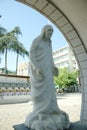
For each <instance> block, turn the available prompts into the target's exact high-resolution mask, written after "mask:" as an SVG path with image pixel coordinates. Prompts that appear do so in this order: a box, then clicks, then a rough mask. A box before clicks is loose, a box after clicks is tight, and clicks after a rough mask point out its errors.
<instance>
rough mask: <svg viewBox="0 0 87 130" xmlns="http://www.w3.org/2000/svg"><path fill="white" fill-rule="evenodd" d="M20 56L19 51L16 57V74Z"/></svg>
mask: <svg viewBox="0 0 87 130" xmlns="http://www.w3.org/2000/svg"><path fill="white" fill-rule="evenodd" d="M18 58H19V54H18V53H17V57H16V75H17V71H18Z"/></svg>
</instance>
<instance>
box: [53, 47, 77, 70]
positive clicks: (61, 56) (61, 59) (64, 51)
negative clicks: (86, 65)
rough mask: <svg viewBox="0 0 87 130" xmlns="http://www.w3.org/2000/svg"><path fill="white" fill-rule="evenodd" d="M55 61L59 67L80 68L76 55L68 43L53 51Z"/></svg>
mask: <svg viewBox="0 0 87 130" xmlns="http://www.w3.org/2000/svg"><path fill="white" fill-rule="evenodd" d="M53 59H54V63H55V65H56V66H57V67H58V68H64V67H66V68H68V69H70V70H75V69H78V65H77V62H76V59H75V56H74V54H73V52H72V50H71V49H70V47H69V46H68V45H67V46H65V47H63V48H60V49H58V50H56V51H54V52H53Z"/></svg>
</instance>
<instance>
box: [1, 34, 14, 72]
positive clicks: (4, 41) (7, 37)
mask: <svg viewBox="0 0 87 130" xmlns="http://www.w3.org/2000/svg"><path fill="white" fill-rule="evenodd" d="M14 39H16V38H15V35H14V34H13V33H6V34H4V35H3V36H2V37H1V38H0V52H1V53H5V74H6V73H7V52H8V50H10V44H12V42H13V40H14Z"/></svg>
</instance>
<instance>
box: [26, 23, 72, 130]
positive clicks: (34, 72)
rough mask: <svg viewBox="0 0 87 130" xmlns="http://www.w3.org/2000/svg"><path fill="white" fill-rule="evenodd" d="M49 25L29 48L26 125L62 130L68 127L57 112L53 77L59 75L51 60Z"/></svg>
mask: <svg viewBox="0 0 87 130" xmlns="http://www.w3.org/2000/svg"><path fill="white" fill-rule="evenodd" d="M52 33H53V28H52V26H51V25H46V26H44V27H43V29H42V32H41V35H39V36H38V37H37V38H35V39H34V41H33V43H32V45H31V48H30V79H31V96H32V101H33V111H32V112H31V113H29V114H28V116H27V117H26V120H25V126H26V127H28V128H31V129H34V130H63V129H64V128H69V126H70V122H69V118H68V115H67V114H66V113H65V112H63V111H62V110H60V109H59V107H58V104H57V99H56V94H55V87H54V79H53V76H54V75H55V76H57V75H58V69H57V68H56V67H55V65H54V62H53V57H52V45H51V39H50V38H51V36H52Z"/></svg>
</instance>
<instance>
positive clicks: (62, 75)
mask: <svg viewBox="0 0 87 130" xmlns="http://www.w3.org/2000/svg"><path fill="white" fill-rule="evenodd" d="M77 77H78V70H75V71H70V70H68V69H67V68H63V69H59V76H58V77H54V81H55V83H56V84H57V85H59V86H60V87H62V88H65V87H70V86H72V85H75V84H77Z"/></svg>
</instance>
